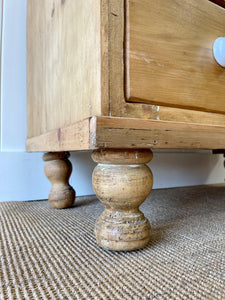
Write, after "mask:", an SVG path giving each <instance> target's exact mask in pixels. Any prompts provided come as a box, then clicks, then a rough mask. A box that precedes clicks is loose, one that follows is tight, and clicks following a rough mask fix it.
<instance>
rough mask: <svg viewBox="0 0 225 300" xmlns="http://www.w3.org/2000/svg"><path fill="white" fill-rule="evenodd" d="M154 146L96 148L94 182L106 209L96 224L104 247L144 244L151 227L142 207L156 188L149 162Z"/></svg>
mask: <svg viewBox="0 0 225 300" xmlns="http://www.w3.org/2000/svg"><path fill="white" fill-rule="evenodd" d="M152 156H153V155H152V152H151V150H131V149H129V150H126V149H122V150H120V149H119V150H116V149H113V150H112V149H108V150H107V149H106V150H95V151H94V152H93V154H92V158H93V160H94V161H95V162H97V163H98V165H97V166H96V167H95V169H94V172H93V176H92V182H93V188H94V191H95V193H96V195H97V197H98V198H99V200H100V201H101V202H102V203H103V204H104V205H105V210H104V212H103V213H102V214H101V215H100V217H99V218H98V220H97V222H96V225H95V235H96V239H97V242H98V244H99V245H101V246H102V247H103V248H107V249H111V250H116V251H128V250H134V249H138V248H143V247H144V246H145V245H146V244H147V243H148V241H149V237H150V233H151V227H150V224H149V221H148V220H147V219H146V218H145V216H144V214H143V213H142V212H141V211H140V210H139V206H140V205H141V204H142V203H143V202H144V200H145V199H146V197H147V196H148V195H149V193H150V192H151V189H152V184H153V176H152V172H151V170H150V169H149V168H148V166H146V165H145V164H146V163H148V162H149V161H150V160H151V159H152Z"/></svg>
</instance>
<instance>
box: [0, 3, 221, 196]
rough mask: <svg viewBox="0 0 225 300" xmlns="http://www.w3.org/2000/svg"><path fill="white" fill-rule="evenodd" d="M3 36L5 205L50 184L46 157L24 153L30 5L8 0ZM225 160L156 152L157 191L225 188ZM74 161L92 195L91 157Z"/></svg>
mask: <svg viewBox="0 0 225 300" xmlns="http://www.w3.org/2000/svg"><path fill="white" fill-rule="evenodd" d="M0 1H1V0H0ZM29 1H32V0H29ZM2 32H3V36H2V57H1V59H2V60H1V61H2V64H1V87H2V88H1V142H0V166H1V167H0V201H10V200H18V201H20V200H36V199H46V198H47V195H48V192H49V190H50V183H49V182H48V180H47V179H46V178H45V176H44V173H43V165H44V163H43V162H42V159H41V157H42V154H41V153H33V154H30V153H25V139H26V0H4V10H3V28H2ZM223 160H224V159H223V157H222V156H221V155H211V153H210V152H209V151H203V152H202V153H189V152H184V153H181V152H172V153H163V152H159V153H155V155H154V159H153V161H152V162H151V163H150V166H151V168H152V170H153V174H154V188H164V187H175V186H185V185H198V184H209V183H221V182H223V181H224V175H225V174H224V167H223ZM71 161H72V163H73V168H74V171H73V174H72V176H71V184H72V185H73V187H74V188H75V189H76V192H77V195H90V194H93V190H92V185H91V173H92V169H93V167H94V163H93V162H92V160H91V158H90V153H88V152H86V153H85V152H81V153H72V157H71Z"/></svg>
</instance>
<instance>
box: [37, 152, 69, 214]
mask: <svg viewBox="0 0 225 300" xmlns="http://www.w3.org/2000/svg"><path fill="white" fill-rule="evenodd" d="M69 156H70V154H69V152H49V153H45V154H44V155H43V160H44V161H46V164H45V168H44V170H45V175H46V176H47V178H48V179H49V181H50V182H51V184H52V188H51V191H50V193H49V195H48V199H49V202H50V204H51V206H52V207H54V208H67V207H70V206H72V205H73V203H74V200H75V191H74V189H73V188H72V187H71V186H70V185H69V178H70V175H71V172H72V164H71V162H70V161H69V160H68V157H69Z"/></svg>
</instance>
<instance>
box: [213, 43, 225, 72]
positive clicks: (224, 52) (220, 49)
mask: <svg viewBox="0 0 225 300" xmlns="http://www.w3.org/2000/svg"><path fill="white" fill-rule="evenodd" d="M213 54H214V57H215V60H216V62H217V63H218V64H219V65H220V66H222V67H224V68H225V37H219V38H217V39H216V40H215V42H214V44H213Z"/></svg>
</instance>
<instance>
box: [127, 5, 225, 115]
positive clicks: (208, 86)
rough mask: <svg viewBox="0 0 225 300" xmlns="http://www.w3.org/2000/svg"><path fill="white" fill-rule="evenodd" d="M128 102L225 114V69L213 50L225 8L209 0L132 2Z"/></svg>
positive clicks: (129, 11)
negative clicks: (218, 62) (218, 61)
mask: <svg viewBox="0 0 225 300" xmlns="http://www.w3.org/2000/svg"><path fill="white" fill-rule="evenodd" d="M126 3H127V22H126V23H127V24H126V31H127V34H126V43H127V47H126V98H127V100H128V101H132V102H143V103H151V104H157V105H160V104H163V105H167V106H175V107H183V108H185V107H186V108H193V109H197V110H203V111H215V112H223V113H224V112H225V101H224V85H225V69H224V68H222V67H220V66H219V65H218V64H217V63H216V62H215V60H214V57H213V53H212V46H213V43H214V41H215V39H216V38H217V37H218V36H224V28H225V10H224V9H223V8H222V7H219V6H218V5H215V4H214V3H212V2H210V1H205V0H199V1H195V0H184V1H173V0H168V1H164V0H158V1H154V0H150V1H149V0H142V1H139V0H127V1H126Z"/></svg>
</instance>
